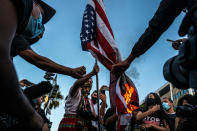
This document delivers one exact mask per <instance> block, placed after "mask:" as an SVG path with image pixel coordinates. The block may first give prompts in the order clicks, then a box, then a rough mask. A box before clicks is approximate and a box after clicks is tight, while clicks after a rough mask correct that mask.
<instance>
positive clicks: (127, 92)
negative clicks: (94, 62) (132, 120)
mask: <svg viewBox="0 0 197 131" xmlns="http://www.w3.org/2000/svg"><path fill="white" fill-rule="evenodd" d="M80 38H81V44H82V49H83V50H84V51H89V52H91V54H92V55H93V56H94V57H95V58H96V59H98V60H99V61H100V62H101V63H102V64H103V65H104V66H105V67H106V68H107V69H109V70H111V67H112V65H113V64H116V63H118V62H120V61H121V57H120V53H119V51H118V48H117V44H116V42H115V39H114V35H113V32H112V29H111V27H110V24H109V21H108V19H107V16H106V13H105V8H104V4H103V0H89V2H88V4H87V6H86V9H85V12H84V15H83V22H82V30H81V34H80ZM109 87H110V103H111V106H112V107H113V108H116V109H117V112H118V113H119V114H130V113H132V111H133V110H135V109H137V108H138V105H139V100H138V93H137V89H136V88H135V85H134V84H133V82H132V81H131V80H130V79H129V78H128V77H127V76H126V75H125V74H124V73H122V75H121V76H118V77H116V76H115V75H114V74H111V78H110V86H109Z"/></svg>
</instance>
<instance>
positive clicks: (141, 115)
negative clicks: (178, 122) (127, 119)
mask: <svg viewBox="0 0 197 131" xmlns="http://www.w3.org/2000/svg"><path fill="white" fill-rule="evenodd" d="M152 113H153V111H152V110H151V109H149V110H148V111H146V112H143V113H142V112H141V113H138V114H137V116H136V119H137V120H142V119H144V118H145V117H146V116H148V115H151V114H152Z"/></svg>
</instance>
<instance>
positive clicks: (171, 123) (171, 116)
mask: <svg viewBox="0 0 197 131" xmlns="http://www.w3.org/2000/svg"><path fill="white" fill-rule="evenodd" d="M168 116H169V126H170V131H174V129H175V118H176V114H175V113H174V114H168Z"/></svg>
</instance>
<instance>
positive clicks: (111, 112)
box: [103, 108, 115, 123]
mask: <svg viewBox="0 0 197 131" xmlns="http://www.w3.org/2000/svg"><path fill="white" fill-rule="evenodd" d="M114 113H115V112H114V111H112V109H111V108H109V109H108V110H107V111H106V113H105V115H104V118H103V119H104V123H105V122H106V120H107V118H109V117H110V116H112V115H113V114H114Z"/></svg>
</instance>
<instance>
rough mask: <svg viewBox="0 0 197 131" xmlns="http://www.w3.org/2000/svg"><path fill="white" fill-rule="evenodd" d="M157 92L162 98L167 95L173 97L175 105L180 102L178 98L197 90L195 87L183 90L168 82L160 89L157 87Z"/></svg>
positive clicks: (192, 93)
mask: <svg viewBox="0 0 197 131" xmlns="http://www.w3.org/2000/svg"><path fill="white" fill-rule="evenodd" d="M155 93H157V94H158V95H159V96H160V98H161V100H162V99H163V98H165V97H167V98H171V99H172V101H173V103H174V106H176V105H177V103H178V100H179V99H180V98H181V97H182V96H184V95H186V94H191V95H194V94H195V91H194V89H191V88H189V89H185V90H182V89H178V88H176V87H175V86H173V85H172V84H171V83H169V82H168V83H166V84H165V85H163V86H162V87H160V88H159V89H157V90H156V91H155ZM143 104H144V100H143V101H142V102H141V103H140V105H143Z"/></svg>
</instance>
